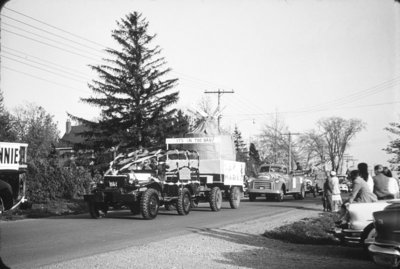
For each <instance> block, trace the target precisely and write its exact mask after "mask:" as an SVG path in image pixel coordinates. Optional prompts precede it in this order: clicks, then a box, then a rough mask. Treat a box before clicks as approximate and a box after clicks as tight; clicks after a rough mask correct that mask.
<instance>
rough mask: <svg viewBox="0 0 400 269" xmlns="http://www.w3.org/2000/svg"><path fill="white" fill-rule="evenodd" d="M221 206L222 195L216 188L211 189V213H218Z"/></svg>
mask: <svg viewBox="0 0 400 269" xmlns="http://www.w3.org/2000/svg"><path fill="white" fill-rule="evenodd" d="M221 206H222V193H221V190H220V189H219V188H218V187H213V188H212V189H211V191H210V207H211V210H212V211H219V210H220V209H221Z"/></svg>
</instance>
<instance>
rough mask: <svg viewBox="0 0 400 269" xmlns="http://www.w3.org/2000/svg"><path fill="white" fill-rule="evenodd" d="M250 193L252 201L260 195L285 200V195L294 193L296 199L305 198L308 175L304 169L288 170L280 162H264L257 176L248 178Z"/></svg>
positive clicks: (279, 200)
mask: <svg viewBox="0 0 400 269" xmlns="http://www.w3.org/2000/svg"><path fill="white" fill-rule="evenodd" d="M247 192H248V195H249V200H250V201H255V200H256V198H257V197H259V196H265V197H266V199H267V200H269V199H275V200H276V201H278V202H281V201H283V199H284V197H285V195H293V197H294V198H295V199H298V200H299V199H304V197H305V194H306V176H305V172H303V171H290V172H289V171H288V169H287V167H286V166H284V165H280V164H262V165H260V167H259V168H258V171H257V175H256V176H255V177H249V179H248V190H247Z"/></svg>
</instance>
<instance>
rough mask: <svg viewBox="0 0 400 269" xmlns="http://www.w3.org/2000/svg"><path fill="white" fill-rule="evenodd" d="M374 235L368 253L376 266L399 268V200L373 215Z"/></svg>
mask: <svg viewBox="0 0 400 269" xmlns="http://www.w3.org/2000/svg"><path fill="white" fill-rule="evenodd" d="M373 216H374V225H375V229H376V235H375V239H374V241H373V243H372V244H371V245H370V246H369V252H370V254H371V256H372V258H373V260H374V262H375V263H376V264H378V265H382V266H386V267H388V268H400V200H399V199H397V200H393V201H391V204H390V205H389V206H387V207H385V209H384V210H382V211H377V212H375V213H374V214H373Z"/></svg>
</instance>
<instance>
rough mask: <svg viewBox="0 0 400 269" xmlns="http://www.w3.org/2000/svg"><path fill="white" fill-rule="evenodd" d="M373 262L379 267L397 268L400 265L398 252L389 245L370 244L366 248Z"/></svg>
mask: <svg viewBox="0 0 400 269" xmlns="http://www.w3.org/2000/svg"><path fill="white" fill-rule="evenodd" d="M368 250H369V252H370V254H371V256H372V259H373V260H374V262H375V263H376V264H378V265H381V266H387V267H388V266H391V267H393V268H397V266H399V265H400V251H399V250H397V249H395V248H394V247H391V246H389V245H385V246H379V245H376V244H372V245H370V246H369V247H368Z"/></svg>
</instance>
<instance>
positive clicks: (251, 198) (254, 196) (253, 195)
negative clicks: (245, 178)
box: [249, 193, 257, 202]
mask: <svg viewBox="0 0 400 269" xmlns="http://www.w3.org/2000/svg"><path fill="white" fill-rule="evenodd" d="M256 197H257V196H256V195H255V194H253V193H249V200H250V202H254V201H255V200H256Z"/></svg>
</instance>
